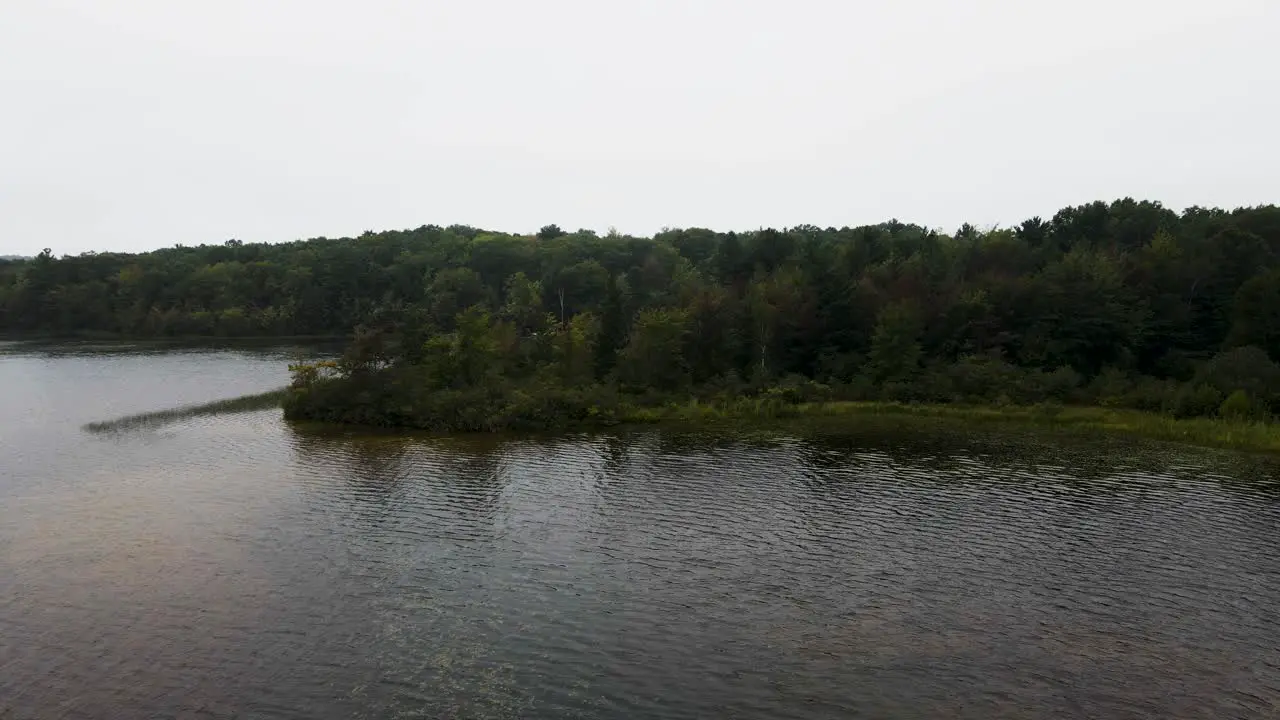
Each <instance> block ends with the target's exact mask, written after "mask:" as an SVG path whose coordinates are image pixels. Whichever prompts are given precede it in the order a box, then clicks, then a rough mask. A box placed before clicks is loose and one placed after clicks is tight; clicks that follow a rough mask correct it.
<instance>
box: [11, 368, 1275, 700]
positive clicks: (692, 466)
mask: <svg viewBox="0 0 1280 720" xmlns="http://www.w3.org/2000/svg"><path fill="white" fill-rule="evenodd" d="M283 374H284V370H283V363H281V362H280V358H279V356H278V355H271V354H265V355H264V354H262V353H259V352H243V351H237V352H197V353H183V354H177V355H174V354H150V355H141V354H136V353H123V354H120V353H116V354H109V355H101V354H99V355H94V354H92V353H89V354H65V355H56V354H55V355H52V356H51V355H50V354H48V353H43V354H40V353H32V352H25V351H18V352H14V351H12V350H11V351H9V354H7V355H5V354H0V390H3V391H4V392H5V393H6V395H8V396H11V397H16V398H17V401H14V402H10V403H7V404H6V405H4V406H3V407H0V428H3V430H2V431H0V432H3V434H0V628H3V632H2V633H0V717H10V716H12V717H21V718H27V717H34V718H45V717H50V718H52V717H110V716H123V717H135V716H136V717H147V716H159V717H173V716H190V717H199V716H209V717H231V716H244V717H281V718H284V717H290V718H293V717H297V718H348V717H367V718H384V717H432V718H434V717H547V718H558V717H599V718H615V717H616V718H631V717H664V718H666V717H674V718H681V717H687V718H703V717H760V718H765V717H768V718H775V717H781V718H787V717H795V718H801V717H804V718H810V717H850V716H853V717H859V716H861V717H973V718H987V717H1028V718H1040V717H1063V718H1066V717H1071V718H1076V717H1108V718H1122V717H1144V718H1166V717H1258V718H1263V717H1274V716H1276V714H1277V713H1278V712H1280V653H1278V651H1277V648H1280V625H1278V623H1277V620H1276V619H1275V616H1274V610H1273V608H1274V606H1275V605H1276V603H1277V601H1280V560H1278V559H1277V557H1278V556H1277V552H1276V548H1277V547H1280V502H1278V499H1280V491H1278V490H1277V479H1278V478H1280V472H1277V469H1278V468H1277V464H1276V462H1275V461H1274V460H1271V459H1268V458H1265V457H1258V456H1248V455H1235V454H1230V453H1222V452H1216V451H1203V450H1193V449H1183V448H1174V447H1172V446H1168V445H1162V444H1150V443H1135V442H1132V441H1126V440H1119V439H1083V438H1073V439H1064V438H1054V439H1052V441H1050V440H1047V439H1046V438H1045V437H1044V436H1042V435H1036V434H1034V433H1030V432H1027V431H1016V430H1005V431H998V432H995V431H991V430H981V431H975V430H971V429H966V428H964V427H963V426H958V425H956V424H952V423H938V422H929V423H925V424H923V425H922V424H920V423H904V422H899V421H892V420H890V421H877V422H876V423H875V424H867V423H866V422H865V421H864V422H861V423H859V424H856V425H852V426H851V425H849V424H844V425H843V426H840V427H833V426H831V425H829V424H793V425H788V426H786V427H783V428H778V429H775V430H773V431H768V432H753V433H751V434H749V435H746V434H736V435H735V434H732V433H724V432H721V433H715V434H713V433H691V432H677V431H672V430H655V429H651V428H650V429H642V430H634V431H628V430H622V431H615V432H607V433H598V434H576V435H554V436H528V435H526V436H482V437H431V436H418V437H407V436H397V435H381V436H364V435H352V434H349V433H342V432H333V431H330V432H326V433H317V432H304V431H302V430H297V429H291V428H289V427H288V426H286V425H284V424H283V423H282V422H281V421H280V418H279V412H278V411H275V410H258V411H253V412H243V413H237V414H200V415H195V416H188V417H178V418H172V419H171V420H172V421H171V422H168V423H166V424H163V425H160V426H155V425H141V426H129V427H125V428H122V429H121V431H119V432H113V433H106V434H91V433H85V432H83V431H82V430H81V429H80V428H81V426H82V425H83V424H84V423H86V422H89V421H91V420H102V419H106V418H110V417H113V416H115V415H121V414H130V413H136V412H144V411H146V410H156V409H161V408H166V407H172V406H175V405H187V404H192V403H201V402H209V401H212V400H216V399H218V398H220V397H229V396H234V395H240V394H247V393H253V392H262V391H264V390H268V389H270V388H272V387H277V386H278V385H279V383H280V381H281V378H282V375H283ZM156 378H163V379H164V382H155V379H156ZM51 388H57V389H56V390H54V389H51ZM35 405H39V408H38V409H39V412H26V410H24V408H27V409H30V408H32V407H34V406H35ZM15 428H16V430H15Z"/></svg>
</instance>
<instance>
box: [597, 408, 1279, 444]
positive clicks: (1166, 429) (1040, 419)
mask: <svg viewBox="0 0 1280 720" xmlns="http://www.w3.org/2000/svg"><path fill="white" fill-rule="evenodd" d="M886 415H893V416H903V417H921V418H941V419H952V420H957V421H964V422H969V423H973V422H979V423H1018V424H1031V425H1036V426H1041V427H1045V428H1048V429H1062V430H1075V431H1081V430H1083V431H1098V432H1119V433H1126V434H1130V435H1137V436H1142V437H1147V438H1152V439H1156V440H1171V441H1176V442H1182V443H1188V444H1192V445H1203V446H1208V447H1222V448H1231V449H1236V450H1255V451H1267V452H1280V424H1276V423H1266V422H1249V421H1237V420H1224V419H1216V418H1193V419H1184V420H1179V419H1175V418H1172V417H1169V416H1167V415H1157V414H1155V413H1147V412H1141V411H1138V410H1120V409H1113V408H1104V407H1077V406H1070V407H1063V406H1059V405H1034V406H996V405H924V404H905V403H892V402H824V403H801V404H798V405H790V404H784V403H779V402H777V401H776V400H772V399H759V398H744V399H741V400H733V401H729V402H722V403H705V402H697V401H692V402H689V403H686V404H679V405H677V404H670V405H666V406H662V407H651V408H634V409H632V410H631V411H629V412H627V413H625V414H624V416H623V418H622V419H623V421H624V422H638V423H650V422H662V421H679V422H691V423H708V422H743V421H752V420H757V419H763V420H767V419H772V418H789V417H829V418H849V419H856V418H857V417H858V416H886Z"/></svg>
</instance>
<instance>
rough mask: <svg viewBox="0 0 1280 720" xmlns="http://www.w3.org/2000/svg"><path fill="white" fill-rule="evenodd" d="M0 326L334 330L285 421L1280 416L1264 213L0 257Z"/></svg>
mask: <svg viewBox="0 0 1280 720" xmlns="http://www.w3.org/2000/svg"><path fill="white" fill-rule="evenodd" d="M0 334H3V335H5V336H7V337H15V338H24V337H54V336H94V335H100V336H123V337H190V336H220V337H247V336H262V337H283V336H320V335H328V336H335V335H341V336H345V337H348V338H350V340H349V346H348V348H347V350H346V352H345V353H344V354H343V356H342V357H341V358H340V359H337V360H335V361H332V362H325V363H317V364H311V365H298V366H297V367H295V368H294V384H293V387H292V389H291V391H290V393H289V395H288V397H287V399H286V403H285V404H286V412H287V413H288V414H289V415H290V416H292V417H297V418H310V419H321V420H330V421H339V422H358V423H363V424H375V425H396V426H415V427H425V428H436V429H473V430H474V429H497V428H501V427H552V426H558V425H564V424H572V423H586V422H595V421H599V422H609V421H613V420H616V419H617V418H619V417H622V416H625V415H627V414H628V413H632V414H633V413H634V412H636V409H637V408H646V407H659V406H662V405H663V404H670V403H673V402H681V403H683V402H706V403H713V404H714V403H728V402H737V401H742V400H744V399H746V400H751V401H753V402H760V401H768V402H773V403H784V404H785V403H808V402H818V401H824V400H830V399H860V400H891V401H902V402H930V403H984V404H1015V405H1034V404H1043V403H1048V404H1054V403H1061V404H1064V405H1069V404H1086V405H1104V406H1116V407H1127V408H1136V409H1142V410H1149V411H1153V412H1160V413H1166V414H1169V415H1173V416H1176V417H1196V416H1227V415H1229V416H1233V417H1234V416H1239V417H1245V418H1254V419H1264V418H1268V417H1270V414H1271V412H1272V411H1273V410H1275V411H1280V365H1277V363H1276V360H1277V359H1280V207H1276V206H1270V205H1269V206H1261V207H1252V208H1240V209H1236V210H1222V209H1206V208H1201V207H1192V208H1189V209H1187V210H1185V211H1183V212H1181V213H1178V212H1175V211H1173V210H1171V209H1168V208H1166V207H1164V206H1163V205H1161V204H1160V203H1158V202H1150V201H1136V200H1133V199H1122V200H1117V201H1115V202H1111V203H1106V202H1094V203H1091V204H1087V205H1080V206H1074V207H1068V208H1064V209H1062V210H1060V211H1058V212H1057V213H1056V214H1054V215H1053V217H1051V218H1049V219H1047V220H1046V219H1043V218H1039V217H1036V218H1031V219H1029V220H1026V221H1024V222H1021V223H1020V224H1017V225H1015V226H1011V227H995V228H978V227H974V226H972V225H964V226H962V227H960V228H958V229H957V230H955V231H954V232H953V233H950V234H948V233H945V232H942V231H940V230H936V229H930V228H926V227H922V226H919V225H912V224H906V223H902V222H898V221H896V220H895V221H890V222H885V223H881V224H878V225H869V226H862V227H855V228H848V227H846V228H839V229H837V228H819V227H813V226H797V227H792V228H787V229H783V230H776V229H759V230H754V231H749V232H715V231H712V230H707V229H701V228H689V229H669V230H663V231H662V232H659V233H657V234H656V235H655V236H653V237H651V238H643V237H631V236H626V235H621V234H618V233H616V232H610V233H608V234H607V235H597V234H596V233H594V232H591V231H584V230H580V231H577V232H566V231H564V230H562V229H560V228H559V227H557V226H555V225H548V226H546V227H544V228H542V229H541V230H539V231H538V232H537V233H535V234H532V235H517V234H506V233H498V232H488V231H483V230H479V229H476V228H472V227H465V226H451V227H439V226H430V225H429V226H423V227H420V228H417V229H414V230H407V231H391V232H381V233H374V232H367V233H365V234H363V235H361V236H359V237H355V238H341V239H330V238H316V239H311V240H303V241H297V242H292V243H283V244H253V243H243V242H240V241H237V240H230V241H227V242H225V243H222V244H217V245H201V246H198V247H183V246H177V247H173V248H168V249H164V250H159V251H155V252H150V253H143V254H119V253H87V254H83V255H78V256H67V257H60V258H59V257H54V255H53V253H52V252H51V251H45V252H43V253H41V254H40V255H39V256H37V257H35V258H29V259H22V260H8V261H0Z"/></svg>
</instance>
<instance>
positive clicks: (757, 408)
mask: <svg viewBox="0 0 1280 720" xmlns="http://www.w3.org/2000/svg"><path fill="white" fill-rule="evenodd" d="M286 393H287V389H284V388H282V389H279V390H272V391H269V392H265V393H258V394H254V395H244V396H241V397H235V398H227V399H224V400H217V401H214V402H209V403H204V404H200V405H193V406H185V407H179V408H171V409H166V410H159V411H155V412H149V413H140V414H137V415H130V416H127V417H122V418H116V419H113V420H107V421H103V422H95V423H89V424H87V425H85V426H84V429H85V430H86V431H87V432H90V433H94V434H99V433H104V432H113V431H120V430H127V429H132V428H138V427H145V426H155V425H161V424H165V423H168V422H174V421H179V420H183V419H187V418H192V417H200V416H206V415H222V414H231V413H240V412H252V411H256V410H266V409H270V408H276V407H280V404H281V401H282V400H283V399H284V397H285V395H286ZM859 417H864V418H865V417H897V418H904V419H910V418H921V419H929V420H946V421H953V422H965V423H982V424H1008V425H1012V426H1024V427H1037V428H1042V429H1046V430H1051V431H1072V432H1091V433H1110V434H1122V435H1130V436H1137V437H1144V438H1149V439H1153V440H1163V441H1170V442H1176V443H1182V444H1187V445H1197V446H1202V447H1215V448H1226V449H1232V450H1242V451H1253V452H1267V453H1280V423H1262V422H1237V421H1229V420H1223V419H1218V418H1192V419H1183V420H1179V419H1175V418H1172V417H1169V416H1167V415H1158V414H1155V413H1149V412H1142V411H1139V410H1124V409H1116V408H1106V407H1093V406H1076V405H1073V406H1057V405H1036V406H1026V405H1008V406H998V405H941V404H915V403H895V402H871V401H830V402H811V403H799V404H783V403H778V402H770V401H765V400H759V399H750V398H743V399H741V400H737V401H733V402H730V403H708V402H700V401H697V400H690V401H689V402H687V403H684V404H674V403H672V404H667V405H663V406H650V407H635V406H633V407H628V408H626V409H625V410H624V411H623V412H621V413H620V414H619V415H618V416H617V418H616V420H615V421H613V422H609V423H588V424H583V425H579V426H570V427H566V428H562V429H563V430H574V429H580V428H584V427H599V426H601V425H612V426H627V425H648V424H659V423H662V424H679V425H689V426H719V427H725V426H729V427H732V426H734V425H742V426H747V425H754V424H759V423H771V422H777V421H786V420H790V419H803V418H815V419H819V418H821V419H829V420H838V419H842V418H843V419H848V420H851V421H853V420H856V419H857V418H859ZM290 422H291V424H292V425H294V426H296V427H306V428H310V429H315V430H320V429H342V430H344V431H348V432H349V431H352V430H356V431H359V430H369V431H370V432H376V433H401V432H405V431H409V432H415V431H416V432H421V431H420V430H415V429H413V428H396V427H380V426H374V427H370V426H362V425H355V424H344V423H332V422H319V421H313V420H306V419H301V420H293V421H290ZM433 434H439V433H433ZM467 434H472V433H467Z"/></svg>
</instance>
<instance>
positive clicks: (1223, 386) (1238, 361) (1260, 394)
mask: <svg viewBox="0 0 1280 720" xmlns="http://www.w3.org/2000/svg"><path fill="white" fill-rule="evenodd" d="M1196 382H1198V383H1203V384H1206V385H1209V386H1210V387H1213V388H1215V389H1216V390H1217V391H1218V392H1220V393H1222V394H1223V395H1227V394H1229V393H1233V392H1235V391H1236V390H1243V391H1244V392H1245V393H1246V394H1247V395H1249V396H1250V397H1251V398H1254V399H1257V400H1261V401H1263V402H1264V403H1266V404H1267V405H1269V406H1270V407H1280V365H1277V364H1276V363H1275V362H1273V361H1272V360H1271V358H1270V357H1268V356H1267V354H1266V353H1265V352H1263V351H1262V350H1260V349H1258V348H1256V347H1252V346H1246V347H1239V348H1233V349H1231V350H1227V351H1225V352H1221V353H1218V354H1217V355H1215V356H1214V357H1213V359H1212V360H1210V361H1209V362H1207V363H1205V365H1204V367H1202V368H1201V369H1200V372H1199V373H1197V374H1196Z"/></svg>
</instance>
